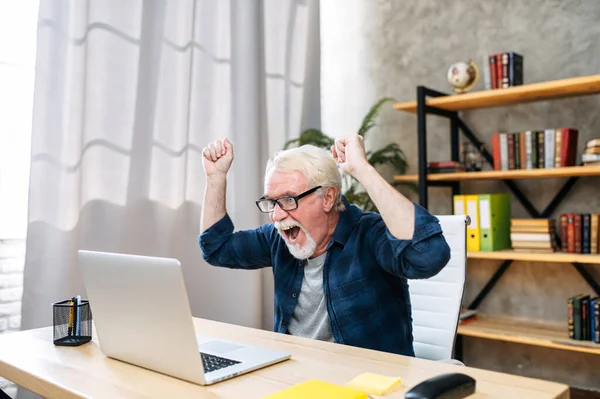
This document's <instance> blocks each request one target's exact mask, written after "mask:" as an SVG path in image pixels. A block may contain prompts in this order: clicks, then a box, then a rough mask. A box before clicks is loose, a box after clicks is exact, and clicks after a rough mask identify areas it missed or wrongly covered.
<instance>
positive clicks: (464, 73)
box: [448, 60, 479, 93]
mask: <svg viewBox="0 0 600 399" xmlns="http://www.w3.org/2000/svg"><path fill="white" fill-rule="evenodd" d="M478 79H479V68H477V65H476V64H475V63H474V62H473V61H471V60H469V61H468V62H457V63H455V64H452V65H451V66H450V68H449V69H448V83H450V85H451V86H452V89H454V91H455V92H457V93H464V92H466V91H468V90H469V89H471V88H472V87H473V86H475V83H477V80H478Z"/></svg>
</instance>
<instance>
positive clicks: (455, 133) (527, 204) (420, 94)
mask: <svg viewBox="0 0 600 399" xmlns="http://www.w3.org/2000/svg"><path fill="white" fill-rule="evenodd" d="M442 96H447V94H445V93H441V92H438V91H435V90H432V89H429V88H427V87H425V86H418V87H417V130H418V146H419V149H418V151H419V152H418V156H419V158H418V159H419V170H418V171H419V180H418V185H419V203H420V205H421V206H423V207H424V208H425V209H427V208H428V192H427V189H428V186H445V187H450V188H451V189H452V195H457V194H460V182H428V181H427V114H434V115H438V116H442V117H445V118H448V119H449V120H450V144H451V159H452V160H453V161H458V160H459V157H460V153H459V145H460V143H459V129H460V130H461V131H462V132H463V134H464V135H465V137H466V138H467V139H468V140H469V141H470V142H471V143H472V144H473V145H474V146H475V147H476V148H477V149H478V150H479V152H480V153H481V155H482V156H483V157H484V158H485V159H486V160H487V162H489V163H490V164H491V165H493V163H494V162H493V157H492V154H490V152H489V151H488V150H486V149H485V146H484V145H483V143H482V142H481V141H480V140H479V139H478V138H477V136H476V135H475V133H473V131H472V130H471V129H470V128H469V126H468V125H467V124H466V123H465V122H464V121H463V120H462V119H461V118H460V117H459V116H458V112H457V111H448V110H445V109H441V108H436V107H432V106H429V105H427V103H426V99H427V97H442ZM577 180H578V177H571V178H569V179H568V180H567V181H566V182H565V184H564V185H563V186H562V188H561V189H560V190H559V191H558V192H557V193H556V195H555V196H554V198H552V200H551V201H550V202H549V203H548V205H547V206H546V208H545V209H544V210H543V211H542V212H540V211H538V210H537V209H536V207H535V206H533V204H532V203H531V201H529V199H528V198H527V196H525V194H523V192H522V191H521V190H520V189H519V187H518V186H517V185H516V183H515V182H514V181H512V180H503V182H504V183H505V184H506V185H507V186H508V188H509V190H510V191H511V192H512V193H513V195H514V196H515V198H517V200H518V201H519V202H520V203H521V205H523V207H524V208H525V209H526V210H527V213H529V215H530V216H531V217H532V218H536V219H538V218H548V217H550V215H552V214H553V213H554V211H555V210H556V208H557V207H558V205H559V204H560V203H561V202H562V201H563V200H564V199H565V197H566V196H567V194H568V193H569V191H570V190H571V188H572V187H573V186H574V185H575V183H576V182H577ZM512 262H513V260H506V261H504V262H503V263H502V264H501V265H500V267H499V268H498V269H497V270H496V271H495V272H494V274H493V275H492V277H491V278H490V279H489V280H488V282H487V283H486V284H485V286H484V287H483V288H482V289H481V291H480V292H479V293H478V294H477V296H476V297H475V299H474V300H473V302H471V304H470V305H469V306H468V309H477V307H478V306H479V305H480V304H481V302H482V301H483V300H484V299H485V298H486V296H487V295H488V294H489V293H490V291H491V290H492V289H493V288H494V286H495V285H496V283H497V282H498V280H499V279H500V277H502V275H503V274H504V273H505V272H506V270H507V269H508V267H509V266H510V265H511V264H512ZM573 267H575V270H577V272H578V273H579V274H580V275H581V276H582V277H583V279H584V280H585V281H586V282H587V283H588V284H589V285H590V287H592V289H593V290H594V291H595V292H596V294H597V295H598V296H600V285H599V284H598V282H597V281H596V280H595V279H594V277H593V276H592V275H591V274H590V273H589V272H588V271H587V269H586V268H585V267H584V266H583V265H581V264H579V263H573ZM461 344H462V342H460V341H457V342H456V349H457V352H458V354H459V356H461V357H462V345H461Z"/></svg>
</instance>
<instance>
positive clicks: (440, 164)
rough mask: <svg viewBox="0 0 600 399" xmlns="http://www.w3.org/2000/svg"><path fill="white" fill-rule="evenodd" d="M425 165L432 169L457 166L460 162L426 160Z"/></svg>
mask: <svg viewBox="0 0 600 399" xmlns="http://www.w3.org/2000/svg"><path fill="white" fill-rule="evenodd" d="M427 166H428V167H430V168H433V169H442V168H457V167H460V166H461V164H460V162H458V161H433V162H428V163H427Z"/></svg>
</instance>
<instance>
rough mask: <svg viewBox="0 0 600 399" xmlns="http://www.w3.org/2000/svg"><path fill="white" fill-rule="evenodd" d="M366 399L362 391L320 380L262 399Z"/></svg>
mask: <svg viewBox="0 0 600 399" xmlns="http://www.w3.org/2000/svg"><path fill="white" fill-rule="evenodd" d="M305 398H311V399H330V398H339V399H367V398H368V395H367V393H366V392H364V391H359V390H357V389H352V388H348V387H343V386H341V385H335V384H331V383H329V382H325V381H320V380H308V381H304V382H301V383H299V384H296V385H292V386H291V387H289V388H285V389H283V390H281V391H279V392H275V393H274V394H271V395H268V396H265V397H264V399H305Z"/></svg>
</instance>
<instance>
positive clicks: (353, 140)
mask: <svg viewBox="0 0 600 399" xmlns="http://www.w3.org/2000/svg"><path fill="white" fill-rule="evenodd" d="M331 154H332V155H333V158H334V159H335V160H336V162H337V163H338V164H339V165H340V166H341V167H342V170H343V171H344V172H345V173H348V174H350V175H352V176H354V177H355V178H358V177H357V176H356V172H358V171H360V170H362V169H363V168H364V167H365V166H367V165H368V164H369V162H368V161H367V155H366V154H365V144H364V142H363V137H362V136H359V135H358V134H353V135H350V136H346V137H342V138H339V139H336V140H335V143H334V145H332V146H331Z"/></svg>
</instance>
